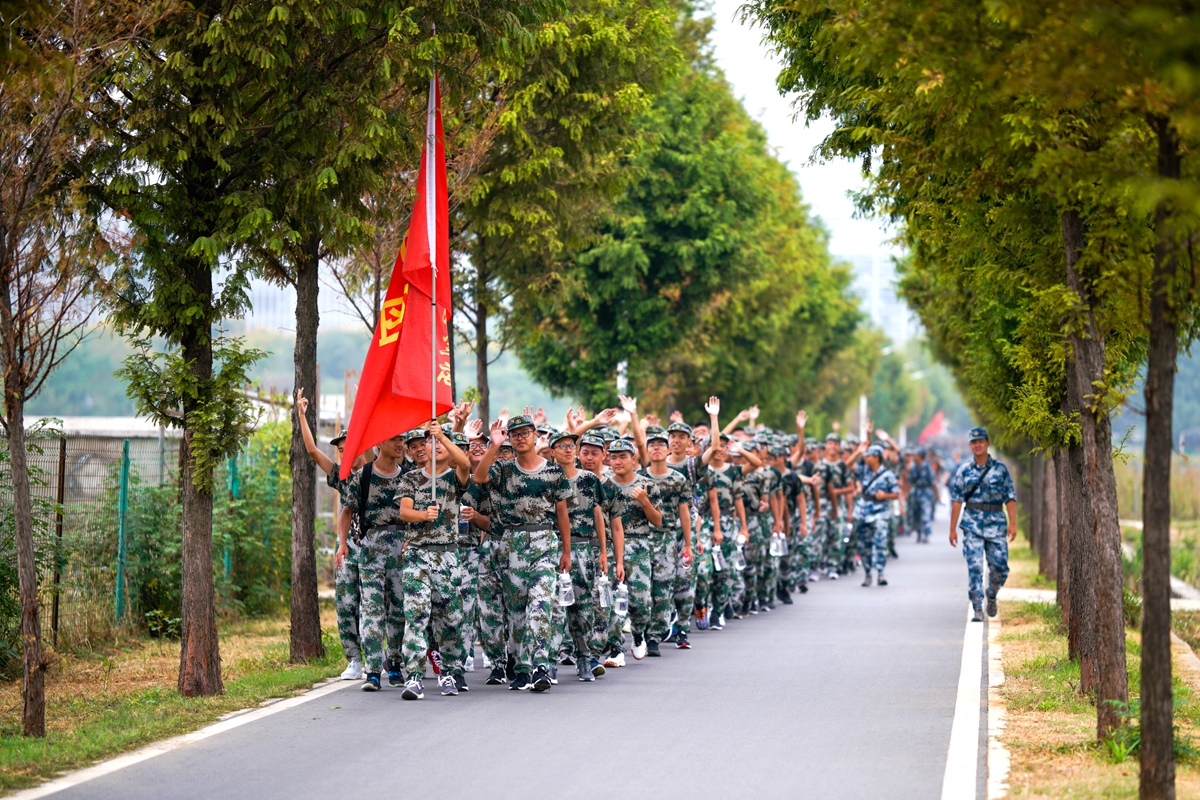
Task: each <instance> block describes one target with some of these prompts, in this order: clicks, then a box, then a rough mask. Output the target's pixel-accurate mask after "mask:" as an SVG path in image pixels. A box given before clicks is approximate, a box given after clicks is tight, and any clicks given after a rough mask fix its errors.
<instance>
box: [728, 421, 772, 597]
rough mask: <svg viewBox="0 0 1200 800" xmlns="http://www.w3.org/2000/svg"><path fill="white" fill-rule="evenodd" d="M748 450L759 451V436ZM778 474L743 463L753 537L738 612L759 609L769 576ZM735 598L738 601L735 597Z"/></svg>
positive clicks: (748, 444)
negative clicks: (761, 595) (774, 497)
mask: <svg viewBox="0 0 1200 800" xmlns="http://www.w3.org/2000/svg"><path fill="white" fill-rule="evenodd" d="M744 446H745V448H746V451H747V452H756V451H757V450H758V448H759V447H760V443H759V441H758V440H757V439H750V440H748V441H747V442H746V443H745V445H744ZM773 482H774V474H773V473H772V472H771V470H770V469H769V468H768V467H766V466H763V467H760V468H757V469H756V468H754V467H748V466H743V467H742V503H743V505H744V506H745V509H746V530H747V533H748V534H749V538H748V539H747V541H746V542H745V544H744V545H743V555H744V556H745V559H746V569H745V570H743V571H742V580H743V583H744V586H745V591H744V593H743V595H742V597H741V605H740V607H738V608H736V613H735V616H746V615H748V614H757V613H758V597H759V591H760V589H761V587H762V584H763V583H764V582H765V580H766V572H767V570H768V569H769V567H768V562H769V561H770V559H771V556H770V554H769V552H768V544H769V541H770V533H771V527H772V525H773V524H774V521H773V520H772V519H771V493H772V492H773V490H774V487H773V485H772V484H773ZM735 602H737V601H736V600H735Z"/></svg>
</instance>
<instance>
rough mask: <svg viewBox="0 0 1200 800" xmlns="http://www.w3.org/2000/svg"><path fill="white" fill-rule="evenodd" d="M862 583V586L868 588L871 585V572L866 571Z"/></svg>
mask: <svg viewBox="0 0 1200 800" xmlns="http://www.w3.org/2000/svg"><path fill="white" fill-rule="evenodd" d="M862 585H863V587H864V588H869V587H870V586H871V573H869V572H868V573H867V577H865V578H863V582H862Z"/></svg>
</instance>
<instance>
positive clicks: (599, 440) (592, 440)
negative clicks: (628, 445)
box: [579, 431, 604, 450]
mask: <svg viewBox="0 0 1200 800" xmlns="http://www.w3.org/2000/svg"><path fill="white" fill-rule="evenodd" d="M585 444H587V445H591V446H592V447H599V448H600V449H601V450H603V449H604V437H603V436H597V435H596V434H594V433H592V432H591V431H588V432H587V433H585V434H584V435H583V436H580V437H579V446H580V447H583V446H584V445H585Z"/></svg>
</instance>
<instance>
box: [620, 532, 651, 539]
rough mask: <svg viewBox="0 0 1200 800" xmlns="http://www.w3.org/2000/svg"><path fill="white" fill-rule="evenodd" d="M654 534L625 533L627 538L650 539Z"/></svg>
mask: <svg viewBox="0 0 1200 800" xmlns="http://www.w3.org/2000/svg"><path fill="white" fill-rule="evenodd" d="M652 536H653V534H649V533H627V534H625V538H626V539H649V538H651V537H652Z"/></svg>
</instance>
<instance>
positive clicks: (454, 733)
mask: <svg viewBox="0 0 1200 800" xmlns="http://www.w3.org/2000/svg"><path fill="white" fill-rule="evenodd" d="M899 547H900V556H901V557H900V559H899V560H898V561H896V562H894V563H893V564H892V565H890V566H889V568H888V578H889V581H890V583H891V585H890V586H887V587H884V588H871V589H864V588H862V587H861V586H860V585H859V582H860V580H861V577H860V576H850V578H849V579H843V580H840V581H821V582H820V583H817V584H816V585H814V586H813V587H812V588H811V590H810V591H809V592H808V594H806V595H800V596H797V598H796V604H795V605H794V606H780V609H779V610H777V611H775V612H773V613H765V614H759V615H757V616H752V617H749V618H747V619H745V620H740V621H735V622H733V623H731V624H730V625H728V626H727V627H726V628H725V630H724V631H696V632H694V634H693V637H692V638H693V643H694V647H693V649H692V650H690V651H679V650H676V649H674V648H673V647H670V646H665V647H664V649H663V657H662V658H659V659H649V658H648V659H646V660H644V661H641V662H635V661H633V660H632V659H630V660H629V661H630V666H628V667H626V668H624V669H620V670H610V671H609V674H608V675H606V676H605V677H603V678H601V679H599V680H598V681H596V682H595V683H590V684H585V683H579V682H577V681H575V680H574V679H573V678H572V679H570V680H567V679H564V680H563V681H562V683H561V684H560V685H559V686H556V687H554V688H553V689H552V690H551V691H549V692H547V693H545V694H540V695H539V694H531V693H527V692H521V693H517V692H512V691H509V690H508V689H507V688H506V687H492V686H485V685H483V679H484V675H483V674H482V673H481V672H478V671H477V672H475V673H472V674H470V675H468V680H469V681H470V682H471V691H470V692H469V693H468V694H466V695H460V696H458V697H450V698H443V697H440V696H437V695H436V686H433V685H431V682H429V681H427V682H426V696H425V699H424V700H422V701H420V702H415V703H406V702H403V701H401V700H400V690H399V689H386V688H385V690H384V691H382V692H379V693H376V694H367V693H364V692H361V691H359V690H358V688H357V684H350V683H347V684H346V685H345V688H344V689H340V690H338V691H334V692H332V693H329V694H325V695H323V696H321V697H319V698H317V699H314V700H312V701H310V702H306V703H303V704H299V705H296V706H295V707H292V708H288V709H287V710H284V711H281V712H280V713H277V714H274V715H272V716H269V717H266V718H264V719H261V720H257V721H254V722H250V723H248V724H245V725H242V726H240V727H237V728H235V729H233V730H230V731H226V732H223V733H220V734H218V735H215V736H211V737H209V738H206V739H204V740H202V741H199V742H196V743H194V744H190V745H188V746H186V747H181V748H178V749H175V750H172V751H170V752H167V753H165V754H163V755H160V756H157V757H155V758H151V759H148V760H145V761H142V762H140V763H137V764H134V765H132V766H130V767H127V768H125V769H121V770H119V771H115V772H112V773H111V774H107V775H103V776H101V777H98V778H96V779H94V780H90V781H88V782H86V783H82V784H79V785H77V786H74V787H71V788H69V789H66V790H65V791H62V792H60V793H57V794H54V795H53V796H54V797H55V798H61V800H68V799H69V798H113V799H114V800H136V799H137V798H164V797H172V798H204V799H205V800H210V799H211V798H214V797H219V798H254V800H270V799H271V798H288V800H294V798H309V797H314V798H315V797H319V798H380V797H412V796H418V797H420V796H425V797H435V796H445V797H487V798H490V800H496V798H507V797H513V798H530V797H537V796H541V797H554V798H563V799H564V800H566V798H597V797H606V796H609V795H614V796H616V795H626V796H628V794H629V793H630V792H631V791H633V792H638V793H639V794H641V793H649V795H650V796H654V797H664V798H673V797H687V798H708V797H712V798H740V797H754V798H770V797H780V798H797V797H806V798H843V797H844V798H884V797H886V798H938V797H940V796H941V791H942V779H943V774H944V772H945V766H946V757H947V755H946V754H947V747H948V743H949V739H950V728H951V722H952V719H953V716H954V711H955V698H956V692H957V688H958V679H959V670H960V665H961V661H962V652H963V629H964V620H965V617H964V614H965V612H966V596H965V595H966V591H965V588H966V587H965V583H966V570H965V566H964V564H963V561H962V555H961V552H960V551H958V550H952V549H951V548H950V547H948V546H947V545H946V544H945V542H944V541H943V540H942V538H941V537H940V536H938V537H935V542H934V543H933V544H929V545H918V544H916V543H914V542H913V540H912V538H905V539H901V540H900V544H899ZM563 671H564V673H570V672H572V670H571V668H566V669H564V670H563ZM431 690H432V691H431Z"/></svg>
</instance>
